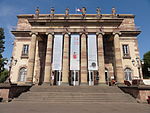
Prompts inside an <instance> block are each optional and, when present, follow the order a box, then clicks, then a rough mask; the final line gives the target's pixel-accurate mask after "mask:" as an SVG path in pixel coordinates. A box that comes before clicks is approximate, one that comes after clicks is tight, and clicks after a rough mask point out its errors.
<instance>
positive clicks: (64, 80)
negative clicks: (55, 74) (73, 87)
mask: <svg viewBox="0 0 150 113" xmlns="http://www.w3.org/2000/svg"><path fill="white" fill-rule="evenodd" d="M68 77H69V34H64V50H63V72H62V83H68Z"/></svg>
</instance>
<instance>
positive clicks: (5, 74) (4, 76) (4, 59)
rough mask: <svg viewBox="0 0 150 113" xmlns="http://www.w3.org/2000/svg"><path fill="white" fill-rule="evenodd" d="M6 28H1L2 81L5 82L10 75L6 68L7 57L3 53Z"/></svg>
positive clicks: (0, 74) (0, 59)
mask: <svg viewBox="0 0 150 113" xmlns="http://www.w3.org/2000/svg"><path fill="white" fill-rule="evenodd" d="M4 39H5V36H4V29H3V28H0V83H1V82H4V81H5V80H6V78H7V77H8V70H6V69H5V68H4V65H5V64H6V60H7V59H6V58H3V55H2V53H3V52H4V49H5V47H4V43H5V41H4Z"/></svg>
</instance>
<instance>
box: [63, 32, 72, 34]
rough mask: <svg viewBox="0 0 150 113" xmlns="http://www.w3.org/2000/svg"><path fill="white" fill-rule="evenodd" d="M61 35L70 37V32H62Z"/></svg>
mask: <svg viewBox="0 0 150 113" xmlns="http://www.w3.org/2000/svg"><path fill="white" fill-rule="evenodd" d="M62 34H63V35H70V34H71V33H70V32H63V33H62Z"/></svg>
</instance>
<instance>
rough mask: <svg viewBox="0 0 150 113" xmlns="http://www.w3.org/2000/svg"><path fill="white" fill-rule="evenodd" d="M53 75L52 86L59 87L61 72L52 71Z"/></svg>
mask: <svg viewBox="0 0 150 113" xmlns="http://www.w3.org/2000/svg"><path fill="white" fill-rule="evenodd" d="M53 73H54V85H57V86H60V85H61V83H62V72H61V71H60V70H55V71H53Z"/></svg>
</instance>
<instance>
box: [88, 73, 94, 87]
mask: <svg viewBox="0 0 150 113" xmlns="http://www.w3.org/2000/svg"><path fill="white" fill-rule="evenodd" d="M88 81H89V86H93V85H94V72H93V71H89V73H88Z"/></svg>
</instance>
